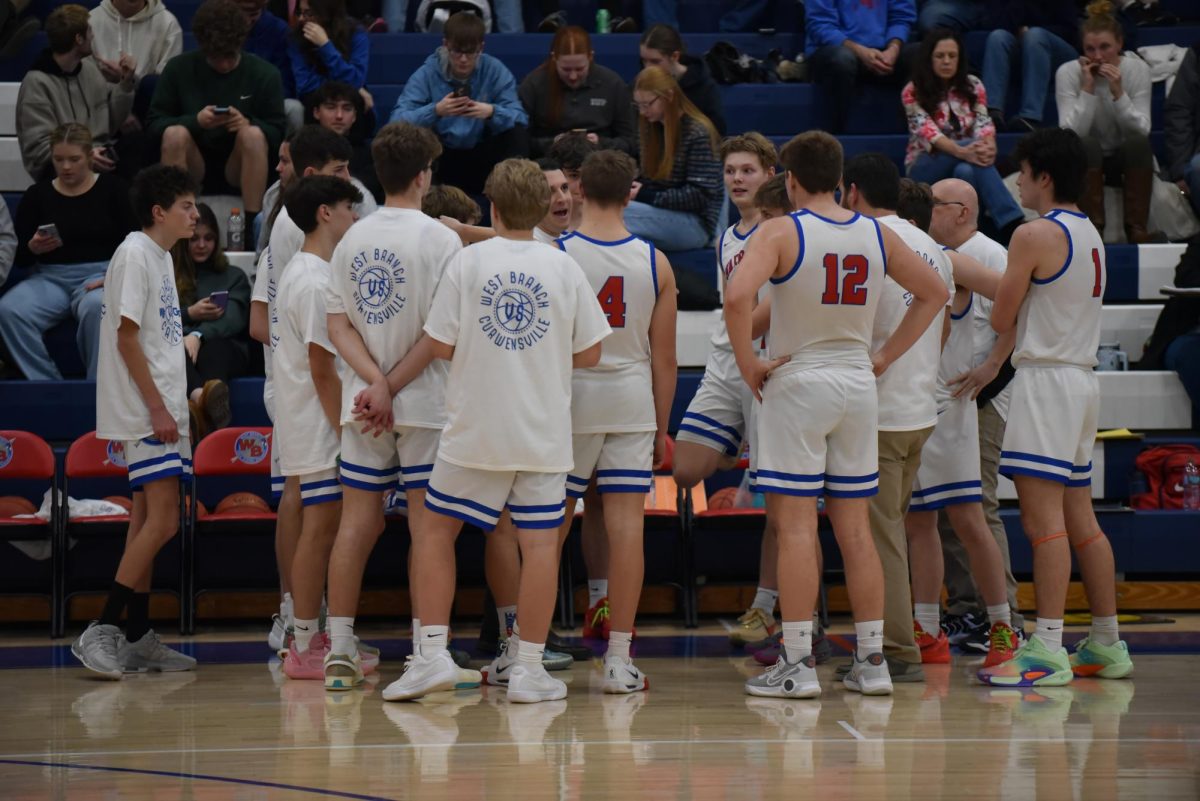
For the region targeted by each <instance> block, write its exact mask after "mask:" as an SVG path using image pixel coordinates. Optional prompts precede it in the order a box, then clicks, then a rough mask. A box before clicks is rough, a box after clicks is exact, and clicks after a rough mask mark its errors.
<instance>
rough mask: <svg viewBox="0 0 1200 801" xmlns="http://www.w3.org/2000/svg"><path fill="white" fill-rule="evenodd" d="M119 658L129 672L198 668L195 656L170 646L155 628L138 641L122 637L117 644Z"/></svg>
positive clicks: (173, 670) (174, 670)
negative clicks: (165, 643)
mask: <svg viewBox="0 0 1200 801" xmlns="http://www.w3.org/2000/svg"><path fill="white" fill-rule="evenodd" d="M117 660H118V661H119V662H120V663H121V667H122V669H124V670H125V671H126V672H127V673H143V672H146V671H156V672H160V673H175V672H178V671H183V670H195V668H196V659H195V657H191V656H188V655H187V654H184V653H180V652H179V651H176V650H175V649H174V648H168V647H167V646H166V645H164V644H163V641H162V640H160V639H159V638H158V635H157V634H155V633H154V629H150V630H149V631H147V632H146V633H145V634H143V635H142V638H141V639H140V640H138V641H137V642H129V641H128V640H126V639H125V638H124V637H122V638H121V639H120V642H119V644H118V646H117Z"/></svg>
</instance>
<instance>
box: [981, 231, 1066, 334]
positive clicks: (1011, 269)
mask: <svg viewBox="0 0 1200 801" xmlns="http://www.w3.org/2000/svg"><path fill="white" fill-rule="evenodd" d="M1067 248H1068V242H1067V238H1066V236H1065V235H1064V234H1063V232H1062V229H1061V228H1059V227H1058V225H1056V224H1055V223H1053V222H1051V221H1050V220H1034V221H1032V222H1028V223H1025V224H1024V225H1022V226H1021V227H1020V228H1018V229H1017V231H1016V233H1014V234H1013V238H1012V242H1010V243H1009V246H1008V268H1007V269H1006V270H1005V271H1004V276H1003V277H1002V278H1001V279H1000V289H999V291H997V293H996V305H995V306H993V307H992V328H993V329H994V330H995V331H996V333H997V334H1003V333H1005V332H1007V331H1009V330H1010V329H1012V328H1013V327H1014V326H1016V324H1017V313H1018V312H1019V311H1020V310H1021V304H1022V303H1023V302H1024V301H1025V294H1026V293H1027V292H1028V291H1029V282H1030V281H1031V280H1032V279H1033V278H1049V277H1050V276H1052V275H1053V274H1054V273H1055V272H1057V271H1058V270H1059V269H1060V268H1061V267H1062V265H1063V263H1064V262H1066V259H1067Z"/></svg>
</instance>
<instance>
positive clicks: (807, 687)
mask: <svg viewBox="0 0 1200 801" xmlns="http://www.w3.org/2000/svg"><path fill="white" fill-rule="evenodd" d="M746 692H747V693H749V694H750V695H757V696H760V697H763V698H816V697H817V696H819V695H820V694H821V682H820V681H818V680H817V660H816V658H815V657H814V656H813V655H812V654H809V655H808V656H806V657H804V658H803V659H801V660H800V661H799V662H797V663H796V664H794V665H793V664H791V663H789V662H788V661H787V658H786V657H785V656H784V655H783V654H780V655H779V659H777V660H776V661H775V664H774V665H772V666H771V667H769V668H767V672H766V673H763V674H762V675H761V676H755V677H754V678H752V679H750V680H749V681H747V682H746Z"/></svg>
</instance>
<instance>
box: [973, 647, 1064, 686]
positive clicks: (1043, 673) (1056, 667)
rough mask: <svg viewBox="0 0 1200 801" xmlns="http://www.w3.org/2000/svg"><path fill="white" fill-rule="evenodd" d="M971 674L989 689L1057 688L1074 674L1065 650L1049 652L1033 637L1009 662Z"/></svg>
mask: <svg viewBox="0 0 1200 801" xmlns="http://www.w3.org/2000/svg"><path fill="white" fill-rule="evenodd" d="M975 675H976V676H977V677H978V678H979V680H980V681H981V682H983V683H984V684H990V685H991V686H993V687H1061V686H1063V685H1064V684H1069V683H1070V682H1071V678H1072V677H1073V675H1074V674H1073V673H1072V672H1071V660H1070V659H1069V658H1068V657H1067V649H1066V648H1059V649H1058V650H1057V651H1051V650H1050V649H1049V648H1047V647H1046V646H1045V645H1043V644H1042V641H1041V640H1039V639H1038V638H1037V635H1034V636H1032V637H1030V638H1029V639H1028V640H1026V641H1025V644H1024V645H1022V646H1021V647H1020V648H1018V649H1017V652H1016V653H1015V654H1014V655H1013V658H1012V659H1010V660H1008V661H1007V662H1003V663H1001V664H999V665H996V666H994V667H990V668H983V669H982V670H980V671H979V672H978V673H976V674H975Z"/></svg>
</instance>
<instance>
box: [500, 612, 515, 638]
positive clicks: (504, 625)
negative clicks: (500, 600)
mask: <svg viewBox="0 0 1200 801" xmlns="http://www.w3.org/2000/svg"><path fill="white" fill-rule="evenodd" d="M496 620H498V621H499V622H500V636H501V637H511V636H512V633H513V626H515V625H517V605H516V604H513V605H512V606H497V607H496Z"/></svg>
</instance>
